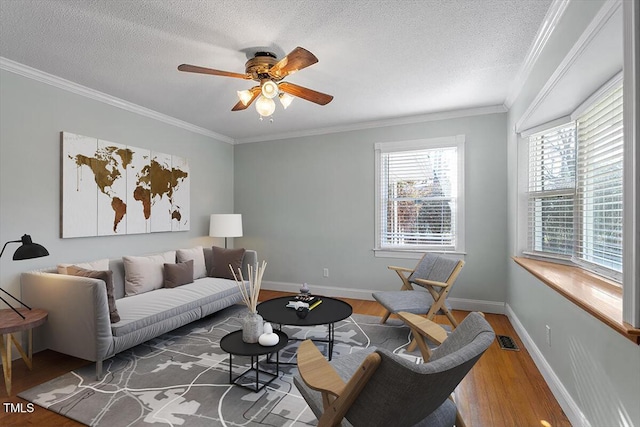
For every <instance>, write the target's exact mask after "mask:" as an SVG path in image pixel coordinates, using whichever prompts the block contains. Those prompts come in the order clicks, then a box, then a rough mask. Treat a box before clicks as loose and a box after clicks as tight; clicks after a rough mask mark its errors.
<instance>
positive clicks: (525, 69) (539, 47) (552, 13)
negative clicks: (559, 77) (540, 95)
mask: <svg viewBox="0 0 640 427" xmlns="http://www.w3.org/2000/svg"><path fill="white" fill-rule="evenodd" d="M569 2H570V0H554V1H553V3H551V6H549V10H547V14H546V15H545V17H544V20H543V21H542V25H541V26H540V28H538V33H537V34H536V37H535V39H534V41H533V43H532V44H531V47H529V51H528V52H527V56H526V57H525V60H524V62H523V63H522V66H521V67H520V70H519V71H518V74H516V78H515V80H514V81H513V83H512V85H511V89H510V90H509V94H508V95H507V99H506V100H505V102H504V104H505V106H506V107H507V108H511V106H512V105H513V103H514V102H515V100H516V98H518V95H520V92H521V91H522V88H523V87H524V83H525V82H526V81H527V79H528V78H529V75H530V74H531V71H532V70H533V67H534V65H535V64H536V62H537V61H538V58H539V57H540V54H541V53H542V51H543V50H544V48H545V46H546V45H547V42H548V41H549V38H550V37H551V34H552V33H553V31H554V30H555V29H556V26H557V25H558V22H559V21H560V18H562V16H563V15H564V12H565V11H566V10H567V6H569Z"/></svg>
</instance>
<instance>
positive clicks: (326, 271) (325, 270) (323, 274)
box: [322, 267, 329, 277]
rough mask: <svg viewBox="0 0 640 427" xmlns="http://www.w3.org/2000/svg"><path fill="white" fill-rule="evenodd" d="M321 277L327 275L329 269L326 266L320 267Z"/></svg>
mask: <svg viewBox="0 0 640 427" xmlns="http://www.w3.org/2000/svg"><path fill="white" fill-rule="evenodd" d="M322 277H329V269H328V268H326V267H325V268H323V269H322Z"/></svg>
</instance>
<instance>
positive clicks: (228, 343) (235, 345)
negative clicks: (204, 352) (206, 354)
mask: <svg viewBox="0 0 640 427" xmlns="http://www.w3.org/2000/svg"><path fill="white" fill-rule="evenodd" d="M273 332H274V333H276V334H278V337H279V338H280V341H278V344H276V345H273V346H269V347H267V346H263V345H260V344H258V343H255V344H249V343H246V342H244V341H242V330H240V331H235V332H231V333H230V334H227V335H225V336H224V337H222V339H221V340H220V348H221V349H222V350H224V351H225V352H227V353H229V384H236V385H238V386H240V387H245V388H248V389H250V390H253V391H255V392H258V391H260V390H262V389H263V388H264V387H265V386H267V385H269V384H271V382H272V381H273V380H275V379H276V378H278V373H279V372H280V357H279V356H278V354H279V352H280V350H282V349H283V348H284V347H285V346H286V345H287V342H288V341H289V337H288V336H287V334H285V333H284V332H282V331H273ZM271 353H275V354H276V373H275V374H274V373H272V372H269V371H265V370H263V369H260V366H259V365H258V358H259V357H260V356H263V355H269V354H271ZM234 355H235V356H250V357H251V366H250V367H249V369H247V370H246V371H244V372H243V373H241V374H240V375H238V376H237V377H236V378H233V356H234ZM250 372H255V381H256V382H255V385H254V384H253V382H252V381H251V382H248V383H246V384H245V383H242V382H241V381H242V380H246V379H250V380H252V379H253V378H249V377H248V376H247V374H249V373H250ZM260 374H263V375H266V376H267V378H269V380H268V381H264V380H263V381H262V382H261V381H260Z"/></svg>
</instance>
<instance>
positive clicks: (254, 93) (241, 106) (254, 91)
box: [231, 86, 261, 111]
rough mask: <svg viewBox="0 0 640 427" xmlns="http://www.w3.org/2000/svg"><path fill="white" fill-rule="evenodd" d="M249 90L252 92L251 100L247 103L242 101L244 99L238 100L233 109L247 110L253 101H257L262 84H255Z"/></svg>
mask: <svg viewBox="0 0 640 427" xmlns="http://www.w3.org/2000/svg"><path fill="white" fill-rule="evenodd" d="M249 91H250V92H251V99H250V100H249V102H247V105H244V104H243V103H242V101H238V103H237V104H236V105H234V106H233V108H232V109H231V111H242V110H246V109H247V107H248V106H249V105H251V104H252V103H253V101H255V99H256V98H257V97H258V95H260V92H261V91H260V86H254V87H252V88H251V89H249Z"/></svg>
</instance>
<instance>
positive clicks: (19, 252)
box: [0, 234, 49, 319]
mask: <svg viewBox="0 0 640 427" xmlns="http://www.w3.org/2000/svg"><path fill="white" fill-rule="evenodd" d="M9 243H22V245H21V246H20V247H19V248H18V249H16V251H15V252H14V254H13V260H14V261H19V260H23V259H31V258H40V257H43V256H47V255H49V251H47V250H46V249H45V247H44V246H42V245H39V244H37V243H33V241H32V240H31V236H29V235H28V234H25V235H23V236H22V239H21V240H9V241H8V242H7V243H5V244H4V246H3V247H2V251H1V252H0V257H2V254H3V253H4V250H5V248H6V247H7V245H8V244H9ZM0 291H2V292H4V293H5V294H7V295H9V296H10V297H11V298H13V299H14V300H15V301H17V302H19V303H20V304H22V305H23V306H25V307H26V308H28V309H29V310H31V307H29V306H28V305H27V304H25V303H23V302H22V301H20V300H19V299H18V298H16V297H14V296H13V295H11V294H10V293H9V292H7V291H5V290H4V289H2V288H0ZM0 300H2V302H4V303H5V304H7V305H8V306H9V307H10V308H11V310H13V311H15V312H16V313H17V314H18V316H20V317H22V318H23V319H24V318H25V317H24V316H23V315H22V314H21V313H20V312H19V311H18V310H16V309H15V308H14V307H13V306H12V305H11V304H9V302H8V301H7V300H6V299H4V298H2V297H0Z"/></svg>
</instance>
